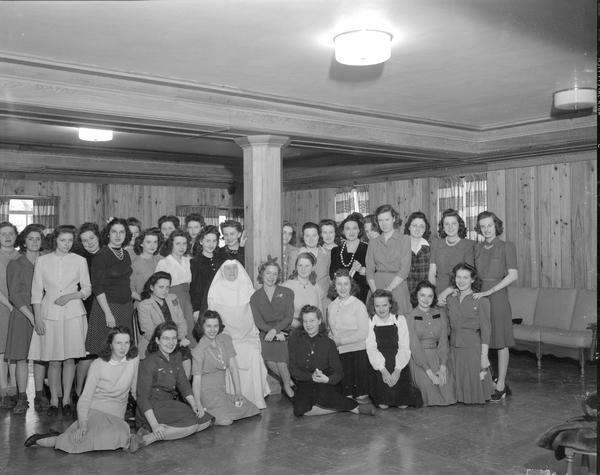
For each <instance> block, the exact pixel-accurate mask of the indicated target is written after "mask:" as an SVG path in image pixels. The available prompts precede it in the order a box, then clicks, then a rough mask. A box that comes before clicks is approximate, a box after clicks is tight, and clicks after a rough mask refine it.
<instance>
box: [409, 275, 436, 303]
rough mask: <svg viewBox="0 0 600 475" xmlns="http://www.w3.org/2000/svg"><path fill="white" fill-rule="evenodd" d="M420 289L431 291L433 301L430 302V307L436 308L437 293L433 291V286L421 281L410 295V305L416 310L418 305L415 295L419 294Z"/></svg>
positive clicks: (426, 281)
mask: <svg viewBox="0 0 600 475" xmlns="http://www.w3.org/2000/svg"><path fill="white" fill-rule="evenodd" d="M421 289H431V290H432V291H433V301H432V302H431V306H432V307H435V306H437V291H436V289H435V285H433V284H432V283H431V282H429V281H428V280H422V281H421V282H419V283H418V284H417V286H416V287H415V290H413V292H412V294H410V303H411V305H412V306H413V308H416V307H417V306H418V305H419V299H418V298H417V295H418V294H419V290H421Z"/></svg>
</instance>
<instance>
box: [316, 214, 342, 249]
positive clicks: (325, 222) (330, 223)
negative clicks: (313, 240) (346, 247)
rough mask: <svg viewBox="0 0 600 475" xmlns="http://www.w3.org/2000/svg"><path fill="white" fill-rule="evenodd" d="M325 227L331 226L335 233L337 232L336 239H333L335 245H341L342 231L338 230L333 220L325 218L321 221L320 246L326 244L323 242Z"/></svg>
mask: <svg viewBox="0 0 600 475" xmlns="http://www.w3.org/2000/svg"><path fill="white" fill-rule="evenodd" d="M323 226H331V227H332V228H333V231H334V232H335V237H334V238H333V243H334V244H335V245H336V246H339V245H340V243H341V242H342V239H341V238H340V230H339V228H338V225H337V223H336V222H335V221H334V220H333V219H329V218H325V219H322V220H321V221H319V245H320V246H322V245H323V244H325V241H323V233H322V230H323Z"/></svg>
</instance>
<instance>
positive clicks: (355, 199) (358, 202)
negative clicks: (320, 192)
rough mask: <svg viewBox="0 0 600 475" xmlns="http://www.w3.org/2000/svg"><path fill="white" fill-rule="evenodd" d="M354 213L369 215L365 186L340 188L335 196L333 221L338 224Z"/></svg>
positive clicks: (367, 194) (367, 190)
mask: <svg viewBox="0 0 600 475" xmlns="http://www.w3.org/2000/svg"><path fill="white" fill-rule="evenodd" d="M354 212H357V213H361V214H363V215H367V214H369V189H368V187H367V186H366V185H360V186H355V187H352V188H342V189H340V190H338V192H337V193H336V194H335V220H336V221H337V222H338V223H339V222H341V221H343V220H344V219H345V218H346V216H348V215H349V214H350V213H354Z"/></svg>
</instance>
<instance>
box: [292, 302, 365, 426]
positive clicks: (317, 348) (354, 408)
mask: <svg viewBox="0 0 600 475" xmlns="http://www.w3.org/2000/svg"><path fill="white" fill-rule="evenodd" d="M299 321H300V323H301V326H300V327H299V328H298V329H296V330H295V331H294V332H293V333H292V335H291V337H290V339H289V341H288V348H289V352H290V373H291V375H292V378H293V379H294V381H295V382H296V385H297V390H296V395H295V397H294V401H293V404H294V415H295V416H319V415H322V414H331V413H332V412H337V411H349V412H353V413H355V414H358V413H360V414H369V415H374V414H375V411H374V408H373V406H372V405H371V404H361V405H359V404H358V403H357V402H356V401H355V400H354V399H351V398H347V397H344V396H342V394H341V393H340V391H339V388H338V383H339V382H340V381H341V380H342V374H343V371H342V363H341V362H340V356H339V355H338V352H337V348H336V346H335V343H334V342H333V340H331V339H330V338H329V337H328V336H327V330H326V329H325V323H324V322H323V316H322V314H321V311H320V310H319V309H318V308H317V307H315V306H313V305H305V306H304V307H302V309H301V310H300V315H299Z"/></svg>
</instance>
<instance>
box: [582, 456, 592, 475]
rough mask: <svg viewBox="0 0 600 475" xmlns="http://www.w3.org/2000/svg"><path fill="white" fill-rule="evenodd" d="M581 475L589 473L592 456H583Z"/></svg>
mask: <svg viewBox="0 0 600 475" xmlns="http://www.w3.org/2000/svg"><path fill="white" fill-rule="evenodd" d="M580 472H581V475H588V474H589V473H590V457H589V455H587V454H583V455H582V456H581V470H580Z"/></svg>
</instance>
